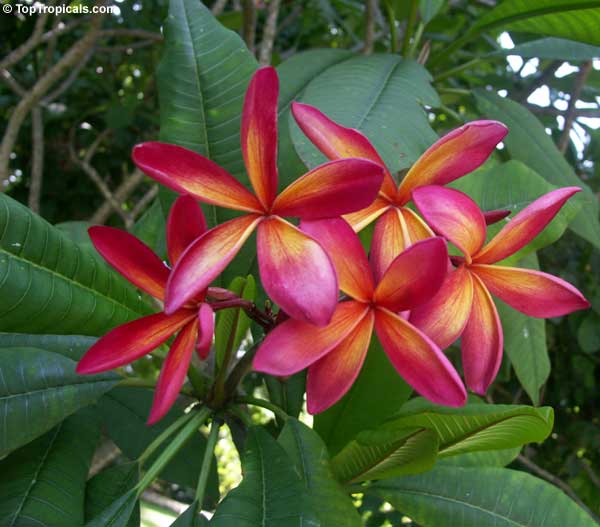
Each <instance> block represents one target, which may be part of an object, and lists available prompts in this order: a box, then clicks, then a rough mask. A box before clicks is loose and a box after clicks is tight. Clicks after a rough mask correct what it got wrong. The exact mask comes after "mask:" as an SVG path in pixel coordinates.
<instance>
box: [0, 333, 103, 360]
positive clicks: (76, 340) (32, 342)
mask: <svg viewBox="0 0 600 527" xmlns="http://www.w3.org/2000/svg"><path fill="white" fill-rule="evenodd" d="M97 340H98V339H96V338H95V337H86V336H84V335H30V334H28V333H0V348H38V349H43V350H46V351H51V352H52V353H58V354H59V355H63V356H64V357H67V358H68V359H71V360H74V361H78V360H79V359H81V357H83V354H84V353H85V352H86V351H87V350H88V349H89V348H90V347H91V346H92V345H93V344H94V343H95V342H96V341H97ZM0 353H2V351H1V349H0Z"/></svg>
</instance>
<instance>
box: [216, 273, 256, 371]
mask: <svg viewBox="0 0 600 527" xmlns="http://www.w3.org/2000/svg"><path fill="white" fill-rule="evenodd" d="M227 289H229V290H230V291H231V292H232V293H235V294H236V295H237V296H238V297H240V298H242V299H244V300H249V301H251V302H254V300H255V299H256V282H255V280H254V277H253V276H252V275H248V276H247V277H246V278H243V277H241V276H238V277H236V278H234V279H233V281H232V282H231V283H230V284H229V286H228V287H227ZM249 329H250V319H249V318H248V315H246V312H245V311H244V310H243V309H241V308H237V309H235V308H229V309H223V310H221V311H219V312H218V313H217V322H216V325H215V360H216V361H217V365H218V366H219V367H220V366H221V364H222V363H223V359H224V357H225V354H226V352H227V350H230V351H232V352H233V356H234V357H235V352H236V351H237V350H238V349H239V347H240V344H241V342H242V340H243V339H244V338H245V337H246V335H247V333H248V330H249Z"/></svg>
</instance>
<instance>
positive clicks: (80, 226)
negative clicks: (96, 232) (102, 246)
mask: <svg viewBox="0 0 600 527" xmlns="http://www.w3.org/2000/svg"><path fill="white" fill-rule="evenodd" d="M92 225H93V224H92V223H90V222H89V221H65V222H63V223H57V224H56V225H55V227H56V228H57V229H58V230H59V231H61V232H62V233H64V234H65V236H66V237H67V238H69V239H70V240H71V241H74V242H75V243H76V244H77V245H80V246H82V247H86V248H88V249H90V250H92V251H94V250H95V249H94V246H93V245H92V240H91V239H90V236H89V234H88V229H89V228H90V227H91V226H92Z"/></svg>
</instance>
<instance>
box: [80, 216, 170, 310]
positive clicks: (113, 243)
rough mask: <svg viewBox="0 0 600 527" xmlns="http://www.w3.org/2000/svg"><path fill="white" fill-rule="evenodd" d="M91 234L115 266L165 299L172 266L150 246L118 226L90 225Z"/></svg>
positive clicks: (150, 291)
mask: <svg viewBox="0 0 600 527" xmlns="http://www.w3.org/2000/svg"><path fill="white" fill-rule="evenodd" d="M88 233H89V235H90V238H91V240H92V243H93V244H94V247H95V248H96V250H97V251H98V252H99V253H100V254H101V255H102V257H103V258H104V259H105V260H106V261H107V262H108V263H109V264H110V265H111V266H112V267H114V268H115V269H116V270H117V271H119V273H121V274H122V275H123V276H124V277H125V278H127V280H129V281H130V282H131V283H132V284H135V285H136V286H137V287H139V288H140V289H141V290H143V291H146V293H148V294H149V295H152V296H153V297H154V298H158V299H160V300H162V299H163V297H164V294H165V285H166V283H167V279H168V278H169V268H168V267H167V266H166V265H165V264H164V263H163V262H162V261H161V259H160V258H159V257H158V256H156V254H154V252H153V251H152V249H150V247H148V246H147V245H146V244H144V243H143V242H142V241H140V240H138V239H137V238H136V237H135V236H133V235H132V234H129V233H128V232H126V231H122V230H120V229H115V228H114V227H104V226H97V227H90V228H89V229H88Z"/></svg>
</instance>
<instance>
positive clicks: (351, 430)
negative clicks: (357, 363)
mask: <svg viewBox="0 0 600 527" xmlns="http://www.w3.org/2000/svg"><path fill="white" fill-rule="evenodd" d="M411 391H412V390H411V388H410V386H408V384H406V383H405V382H404V381H403V380H402V378H401V377H400V375H399V374H398V372H397V371H396V369H395V368H394V367H393V366H392V365H391V364H390V361H389V359H388V358H387V355H386V354H385V352H384V351H383V349H382V347H381V344H379V341H378V340H377V339H373V340H372V341H371V345H370V346H369V351H368V353H367V357H366V359H365V363H364V364H363V367H362V370H361V372H360V374H359V376H358V378H357V379H356V381H355V382H354V384H353V385H352V388H350V391H349V392H348V393H347V394H346V395H344V397H342V399H340V401H338V402H337V403H336V404H335V405H333V406H332V407H331V408H330V409H329V410H326V411H325V412H323V413H320V414H318V415H315V418H314V428H315V431H316V432H318V434H319V435H320V436H321V437H322V438H323V440H324V441H325V444H326V445H327V448H328V449H329V453H330V454H331V455H332V456H334V455H335V454H337V453H338V452H339V451H340V450H341V449H342V447H343V446H344V445H345V444H346V443H348V442H349V441H350V440H352V439H353V438H354V437H356V435H357V434H358V433H359V432H360V431H362V430H367V429H369V428H375V427H376V426H378V425H379V424H381V423H382V422H383V421H384V420H385V419H386V418H388V417H389V416H391V415H392V414H394V413H395V412H397V411H398V410H399V409H400V407H401V406H402V405H403V404H404V402H405V401H406V400H407V399H408V398H409V396H410V394H411Z"/></svg>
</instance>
